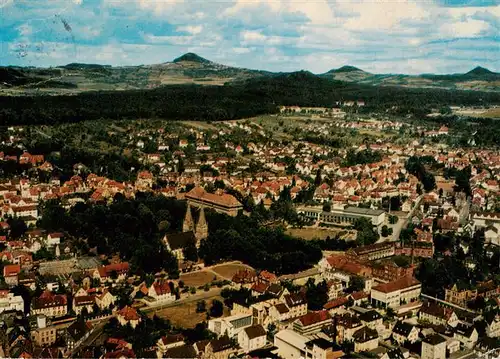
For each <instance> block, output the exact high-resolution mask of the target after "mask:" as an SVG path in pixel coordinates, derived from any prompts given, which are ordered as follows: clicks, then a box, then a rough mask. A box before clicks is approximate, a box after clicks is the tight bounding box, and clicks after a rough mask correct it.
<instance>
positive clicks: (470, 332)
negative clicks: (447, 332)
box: [453, 323, 479, 349]
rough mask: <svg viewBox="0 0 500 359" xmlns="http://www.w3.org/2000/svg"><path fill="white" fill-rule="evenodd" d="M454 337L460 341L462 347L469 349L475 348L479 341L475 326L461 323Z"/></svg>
mask: <svg viewBox="0 0 500 359" xmlns="http://www.w3.org/2000/svg"><path fill="white" fill-rule="evenodd" d="M453 337H454V338H455V339H458V340H459V341H460V343H461V344H462V346H463V347H464V348H467V349H472V348H474V346H475V345H476V343H477V341H478V339H479V335H478V333H477V330H476V328H475V327H474V326H473V325H469V324H464V323H459V324H458V325H457V326H456V328H455V332H454V333H453Z"/></svg>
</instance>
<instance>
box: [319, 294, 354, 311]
mask: <svg viewBox="0 0 500 359" xmlns="http://www.w3.org/2000/svg"><path fill="white" fill-rule="evenodd" d="M347 302H349V299H347V297H339V298H336V299H334V300H332V301H329V302H328V303H326V304H325V305H324V306H323V308H324V309H327V310H330V309H334V308H338V307H341V306H343V305H345V304H347Z"/></svg>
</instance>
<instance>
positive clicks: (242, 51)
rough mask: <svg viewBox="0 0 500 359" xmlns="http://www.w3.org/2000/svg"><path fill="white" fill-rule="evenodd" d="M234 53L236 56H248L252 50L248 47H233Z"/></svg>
mask: <svg viewBox="0 0 500 359" xmlns="http://www.w3.org/2000/svg"><path fill="white" fill-rule="evenodd" d="M232 50H233V52H234V53H236V54H248V53H249V52H251V51H252V50H251V49H250V48H248V47H233V49H232Z"/></svg>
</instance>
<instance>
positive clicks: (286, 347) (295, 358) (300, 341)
mask: <svg viewBox="0 0 500 359" xmlns="http://www.w3.org/2000/svg"><path fill="white" fill-rule="evenodd" d="M309 340H310V339H309V338H307V337H305V336H303V335H302V334H299V333H297V332H295V331H293V330H290V329H284V330H281V331H279V332H278V333H276V334H275V335H274V346H276V347H277V348H278V355H279V356H280V357H282V358H287V359H299V358H305V357H306V351H307V345H306V344H307V343H308V342H309Z"/></svg>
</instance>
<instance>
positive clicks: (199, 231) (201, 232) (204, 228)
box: [194, 207, 208, 247]
mask: <svg viewBox="0 0 500 359" xmlns="http://www.w3.org/2000/svg"><path fill="white" fill-rule="evenodd" d="M194 235H195V237H196V246H197V247H199V245H200V241H201V240H202V239H205V238H207V237H208V224H207V220H206V219H205V209H204V208H203V207H201V208H200V217H199V218H198V223H196V231H195V233H194Z"/></svg>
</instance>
